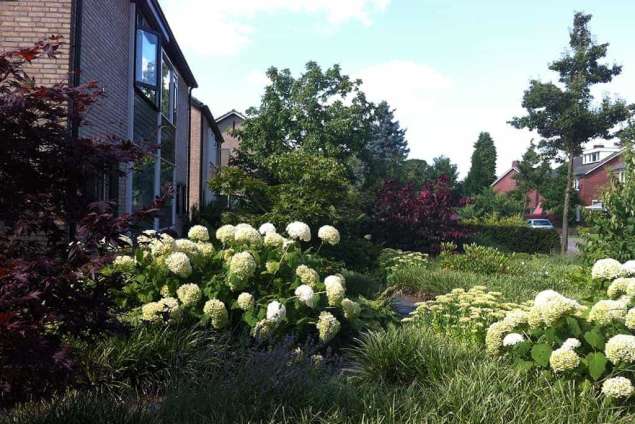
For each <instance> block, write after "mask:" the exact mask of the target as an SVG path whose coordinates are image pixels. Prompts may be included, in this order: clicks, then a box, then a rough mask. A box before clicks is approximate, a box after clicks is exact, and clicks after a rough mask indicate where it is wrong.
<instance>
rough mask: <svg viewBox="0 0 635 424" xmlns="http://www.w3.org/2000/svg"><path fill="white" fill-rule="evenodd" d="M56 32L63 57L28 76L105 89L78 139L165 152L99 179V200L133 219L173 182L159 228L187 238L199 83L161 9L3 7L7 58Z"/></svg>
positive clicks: (59, 3)
mask: <svg viewBox="0 0 635 424" xmlns="http://www.w3.org/2000/svg"><path fill="white" fill-rule="evenodd" d="M51 34H57V35H61V36H63V37H64V45H63V46H62V47H61V49H60V55H59V57H58V58H57V59H43V60H38V61H37V62H36V63H34V64H32V65H29V66H28V67H27V71H28V72H29V73H30V74H31V75H32V76H33V77H35V78H36V80H37V82H38V83H41V84H44V85H47V84H54V83H57V82H62V81H68V82H69V83H70V84H71V85H78V84H81V83H84V82H88V81H97V83H98V84H99V85H100V87H102V88H103V90H104V94H105V95H104V96H102V98H101V99H100V100H99V101H98V103H97V104H95V105H94V106H93V108H92V109H91V110H90V112H89V113H88V115H87V116H86V122H85V125H83V126H82V127H80V128H75V129H74V132H75V134H76V135H77V136H80V137H105V136H111V135H114V136H117V137H120V138H122V139H129V140H133V141H135V142H138V143H146V144H150V145H160V148H159V149H158V150H157V151H156V154H155V157H154V160H152V161H151V162H149V163H147V164H146V165H145V166H144V167H143V168H142V169H135V170H133V169H132V168H131V167H130V166H128V165H127V164H122V165H121V167H122V168H123V170H124V171H125V172H126V174H127V176H126V177H125V178H117V177H116V176H115V177H104V178H103V179H99V180H100V181H95V182H94V184H92V185H93V186H94V187H93V191H94V195H95V197H96V198H99V199H108V200H115V201H117V202H118V204H119V210H120V212H130V211H132V210H134V209H136V208H140V207H142V206H144V205H147V204H149V203H151V202H152V200H153V199H154V197H155V196H157V195H159V194H160V192H161V188H162V187H163V186H164V185H165V184H166V183H171V184H173V186H174V187H175V188H176V196H175V198H174V199H173V200H172V202H171V204H169V205H168V206H166V207H165V209H164V210H162V211H161V213H160V216H159V217H158V218H156V219H155V222H154V223H151V224H150V225H151V226H153V227H154V228H156V229H168V228H169V229H173V230H176V231H177V232H180V230H181V228H182V226H183V223H184V220H185V218H186V216H187V208H188V202H187V199H186V196H187V191H186V187H187V185H188V165H189V164H188V153H189V152H188V145H189V140H190V97H191V91H192V89H193V88H196V87H197V83H196V80H195V78H194V75H193V74H192V71H191V70H190V68H189V66H188V64H187V61H186V60H185V57H184V56H183V53H182V52H181V50H180V48H179V45H178V44H177V42H176V40H175V38H174V34H173V33H172V31H171V29H170V26H169V24H168V22H167V20H166V18H165V16H164V14H163V12H162V10H161V7H160V6H159V4H158V1H157V0H136V1H132V0H46V1H44V0H19V1H0V49H1V50H7V49H13V48H16V47H22V46H26V45H29V44H31V43H32V42H35V41H37V40H39V39H42V38H46V37H47V36H50V35H51Z"/></svg>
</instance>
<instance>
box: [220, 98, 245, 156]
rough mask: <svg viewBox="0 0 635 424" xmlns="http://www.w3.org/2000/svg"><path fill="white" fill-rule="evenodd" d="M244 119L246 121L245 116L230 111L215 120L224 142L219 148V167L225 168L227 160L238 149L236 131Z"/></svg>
mask: <svg viewBox="0 0 635 424" xmlns="http://www.w3.org/2000/svg"><path fill="white" fill-rule="evenodd" d="M245 119H247V117H246V116H245V115H243V114H242V113H240V112H238V111H237V110H235V109H232V110H230V111H229V112H227V113H225V114H224V115H221V116H220V117H219V118H218V119H217V120H216V123H217V124H218V128H219V129H220V132H221V134H223V139H224V140H225V141H224V142H223V145H222V146H221V166H227V165H228V164H229V159H230V158H231V157H232V156H233V155H234V152H235V151H236V150H238V148H239V147H240V140H239V139H238V137H236V130H237V129H239V128H240V126H241V125H242V123H243V122H244V121H245Z"/></svg>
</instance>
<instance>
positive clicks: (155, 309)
mask: <svg viewBox="0 0 635 424" xmlns="http://www.w3.org/2000/svg"><path fill="white" fill-rule="evenodd" d="M141 319H143V320H144V321H148V322H160V321H162V320H163V305H161V304H160V303H159V302H150V303H146V304H145V305H143V306H142V307H141Z"/></svg>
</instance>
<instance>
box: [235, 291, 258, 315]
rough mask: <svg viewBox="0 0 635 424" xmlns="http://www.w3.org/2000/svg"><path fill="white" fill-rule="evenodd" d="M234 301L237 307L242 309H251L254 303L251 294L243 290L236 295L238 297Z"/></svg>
mask: <svg viewBox="0 0 635 424" xmlns="http://www.w3.org/2000/svg"><path fill="white" fill-rule="evenodd" d="M236 303H237V304H238V307H239V308H240V309H242V310H243V311H248V310H250V309H253V307H254V305H255V304H256V301H255V299H254V297H253V295H251V294H250V293H246V292H243V293H241V294H239V295H238V299H236Z"/></svg>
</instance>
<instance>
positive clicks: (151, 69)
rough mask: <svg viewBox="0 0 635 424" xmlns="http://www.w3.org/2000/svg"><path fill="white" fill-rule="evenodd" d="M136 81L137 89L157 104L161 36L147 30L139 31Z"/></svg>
mask: <svg viewBox="0 0 635 424" xmlns="http://www.w3.org/2000/svg"><path fill="white" fill-rule="evenodd" d="M136 48H137V53H136V59H135V81H136V83H137V87H138V88H139V89H140V90H141V92H142V93H143V94H145V96H146V97H147V98H148V100H150V101H151V102H152V103H155V104H156V99H157V89H158V87H157V86H158V83H159V74H158V69H159V36H158V35H157V34H156V33H154V32H152V31H149V30H147V29H137V46H136Z"/></svg>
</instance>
